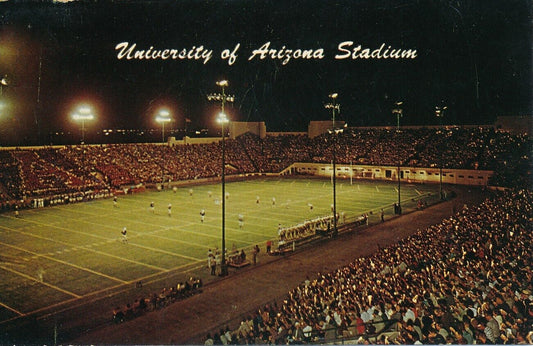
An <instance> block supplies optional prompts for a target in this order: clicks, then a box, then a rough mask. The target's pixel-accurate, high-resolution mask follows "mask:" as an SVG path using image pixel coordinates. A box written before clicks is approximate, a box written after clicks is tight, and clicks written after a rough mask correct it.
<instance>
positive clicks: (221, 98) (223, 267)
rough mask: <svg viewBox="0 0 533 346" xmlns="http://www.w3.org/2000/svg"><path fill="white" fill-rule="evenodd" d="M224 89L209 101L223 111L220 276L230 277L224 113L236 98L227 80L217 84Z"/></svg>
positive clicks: (220, 116)
mask: <svg viewBox="0 0 533 346" xmlns="http://www.w3.org/2000/svg"><path fill="white" fill-rule="evenodd" d="M216 84H217V85H218V86H219V87H221V88H222V93H221V94H209V95H207V99H208V100H209V101H217V102H220V108H221V111H220V113H219V114H218V117H217V122H218V123H219V124H220V125H221V127H222V176H221V180H222V260H221V262H220V276H226V275H228V267H227V264H226V174H225V173H226V149H225V148H226V145H225V137H226V135H225V129H224V125H226V124H227V123H229V119H228V117H227V116H226V113H224V105H225V104H226V102H233V101H234V100H235V97H234V96H233V95H226V93H225V88H226V87H227V86H228V85H229V83H228V81H227V80H221V81H218V82H217V83H216Z"/></svg>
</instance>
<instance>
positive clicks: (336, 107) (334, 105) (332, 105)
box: [324, 93, 342, 237]
mask: <svg viewBox="0 0 533 346" xmlns="http://www.w3.org/2000/svg"><path fill="white" fill-rule="evenodd" d="M338 96H339V94H337V93H332V94H329V95H328V97H329V98H330V99H331V102H330V103H327V104H326V105H325V106H324V107H325V108H326V109H331V116H332V125H333V128H332V130H331V133H332V134H333V164H332V166H333V173H332V174H333V176H332V178H333V236H334V237H336V236H337V189H336V185H337V178H336V176H337V174H336V173H337V172H336V169H337V168H336V164H337V155H336V151H337V149H336V146H337V140H336V138H337V129H336V128H335V111H337V112H340V109H341V108H340V107H341V105H340V104H338V103H337V97H338ZM341 131H342V130H341Z"/></svg>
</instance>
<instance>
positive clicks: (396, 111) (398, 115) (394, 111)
mask: <svg viewBox="0 0 533 346" xmlns="http://www.w3.org/2000/svg"><path fill="white" fill-rule="evenodd" d="M402 104H403V102H402V101H397V102H396V103H395V104H394V106H395V107H394V108H393V109H392V114H395V115H396V120H397V122H396V124H397V125H396V134H399V133H400V118H401V117H402V116H403V110H402V107H401V106H402ZM396 175H397V176H398V210H397V211H398V214H401V213H402V204H401V193H400V187H401V184H400V153H399V152H398V170H397V172H396Z"/></svg>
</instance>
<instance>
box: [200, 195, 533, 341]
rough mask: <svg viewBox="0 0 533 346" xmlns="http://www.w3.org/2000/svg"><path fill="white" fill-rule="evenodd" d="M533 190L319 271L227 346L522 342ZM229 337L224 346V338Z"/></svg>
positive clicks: (528, 315)
mask: <svg viewBox="0 0 533 346" xmlns="http://www.w3.org/2000/svg"><path fill="white" fill-rule="evenodd" d="M532 218H533V193H532V192H530V191H526V190H515V191H507V192H505V193H501V194H498V195H496V196H495V197H493V198H492V199H488V200H486V201H485V202H484V203H483V204H481V205H479V206H476V207H468V206H466V205H465V206H464V208H463V209H462V210H461V211H460V212H458V213H457V214H455V215H454V216H453V217H450V218H449V219H445V220H443V221H442V222H441V223H440V224H438V225H435V226H432V227H430V228H428V229H425V230H422V231H419V232H418V233H416V234H415V235H413V236H411V237H409V238H407V239H404V240H402V241H400V242H399V243H398V244H395V245H392V246H389V247H387V248H381V249H380V250H379V251H378V252H377V253H375V254H373V255H371V256H369V257H364V258H357V259H355V260H354V261H353V262H351V263H349V264H348V265H346V266H344V267H341V268H339V269H337V270H335V271H333V272H330V273H325V274H322V273H317V275H316V278H315V279H313V280H309V279H307V280H305V281H304V282H302V283H301V284H300V285H299V286H298V287H296V288H295V289H293V290H291V291H289V292H288V294H287V296H286V298H285V300H284V301H283V302H282V303H281V304H280V305H279V306H278V304H276V303H274V304H267V305H265V306H264V307H263V308H261V309H259V310H257V312H256V313H255V314H254V315H253V316H247V317H246V318H244V319H243V320H242V322H241V323H240V324H239V325H238V327H237V328H236V329H233V330H230V332H229V333H227V331H225V332H224V336H222V333H220V334H219V333H217V334H215V336H214V337H211V335H209V336H208V338H207V340H206V341H207V342H209V343H210V342H211V341H213V342H214V344H226V343H227V342H225V341H227V340H228V338H229V339H230V340H232V341H231V344H302V343H310V344H317V343H339V344H340V343H342V344H369V343H370V344H422V343H423V344H487V343H488V344H524V343H529V344H531V343H532V341H533V340H532V338H533V295H532V291H533V283H532V282H533V280H532V279H533V271H532V267H531V263H533V261H532V253H531V248H530V245H531V243H532V240H533V235H532V234H531V221H532ZM224 339H225V340H224Z"/></svg>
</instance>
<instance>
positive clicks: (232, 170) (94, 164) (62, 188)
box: [0, 127, 530, 211]
mask: <svg viewBox="0 0 533 346" xmlns="http://www.w3.org/2000/svg"><path fill="white" fill-rule="evenodd" d="M220 146H221V144H220V142H213V143H206V144H188V145H174V146H170V145H160V144H102V145H82V146H79V145H78V146H76V145H75V146H54V147H39V148H34V147H33V148H6V149H4V150H0V182H1V184H0V204H1V206H0V207H1V210H2V211H6V210H12V209H13V208H14V207H15V205H18V206H19V207H29V206H34V205H35V200H36V199H38V200H39V203H40V204H42V205H49V204H54V203H59V202H65V201H83V200H86V199H91V198H95V197H99V196H109V195H111V194H112V191H114V190H116V189H120V188H121V187H124V186H143V185H144V186H145V185H149V184H152V185H153V184H156V183H161V182H169V181H170V182H176V181H185V180H196V179H201V178H212V177H217V176H219V175H220V174H221V165H220V162H221V148H220ZM529 148H530V142H529V140H528V138H527V136H525V135H513V134H510V133H507V132H501V131H495V130H494V129H486V128H458V127H450V128H438V129H435V128H421V129H406V130H402V131H400V132H398V131H394V130H388V129H356V128H353V129H346V130H345V131H344V132H343V133H341V134H339V135H338V137H337V140H336V160H337V163H339V164H351V163H353V164H365V165H375V166H378V165H392V166H395V165H397V164H400V165H402V166H403V165H406V166H410V167H443V168H454V169H473V170H493V171H495V174H494V176H493V178H492V181H491V182H490V185H495V186H509V185H510V184H513V185H515V186H516V185H517V184H522V185H524V184H526V185H527V184H528V178H527V177H526V176H524V174H523V172H527V171H528V165H529ZM332 156H333V147H332V145H331V136H330V135H328V134H327V133H326V134H323V135H320V136H317V137H314V138H309V137H308V136H307V135H303V134H302V135H295V134H286V135H276V136H266V137H264V138H260V137H258V136H256V135H254V134H251V133H246V134H244V135H241V136H239V137H237V138H235V139H228V140H226V159H225V160H226V169H227V171H226V173H227V174H230V175H231V174H247V173H279V172H280V171H282V170H283V169H285V168H286V167H288V166H290V165H291V164H293V163H296V162H307V163H328V162H331V160H332ZM517 172H518V173H517Z"/></svg>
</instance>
